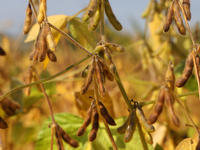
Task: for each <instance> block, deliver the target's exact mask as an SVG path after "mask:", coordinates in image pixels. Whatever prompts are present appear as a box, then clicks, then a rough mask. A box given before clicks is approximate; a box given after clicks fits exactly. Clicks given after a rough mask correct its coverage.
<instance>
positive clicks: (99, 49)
mask: <svg viewBox="0 0 200 150" xmlns="http://www.w3.org/2000/svg"><path fill="white" fill-rule="evenodd" d="M94 51H95V52H96V51H97V53H98V55H99V56H101V55H100V54H99V52H103V51H104V47H103V45H97V46H96V47H95V49H94Z"/></svg>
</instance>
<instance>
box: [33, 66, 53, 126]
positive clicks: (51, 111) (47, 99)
mask: <svg viewBox="0 0 200 150" xmlns="http://www.w3.org/2000/svg"><path fill="white" fill-rule="evenodd" d="M33 68H34V72H35V75H36V78H37V80H40V77H39V75H38V73H37V70H36V68H35V67H33ZM39 85H40V87H41V89H42V92H43V94H44V97H45V99H46V101H47V103H48V106H49V110H50V113H51V118H52V122H53V123H55V119H54V115H53V109H52V106H51V103H50V100H49V97H48V95H47V93H46V91H45V89H44V86H43V84H42V83H40V84H39Z"/></svg>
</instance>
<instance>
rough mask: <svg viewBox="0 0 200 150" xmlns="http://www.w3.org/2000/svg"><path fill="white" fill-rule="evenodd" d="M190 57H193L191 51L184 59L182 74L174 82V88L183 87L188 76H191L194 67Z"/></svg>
mask: <svg viewBox="0 0 200 150" xmlns="http://www.w3.org/2000/svg"><path fill="white" fill-rule="evenodd" d="M192 55H193V53H192V51H190V52H189V55H188V57H187V59H186V64H185V68H184V70H183V74H182V75H181V77H180V78H179V79H178V80H177V81H176V87H183V86H184V85H185V84H186V82H187V81H188V79H189V78H190V76H191V75H192V70H193V67H194V64H193V56H192Z"/></svg>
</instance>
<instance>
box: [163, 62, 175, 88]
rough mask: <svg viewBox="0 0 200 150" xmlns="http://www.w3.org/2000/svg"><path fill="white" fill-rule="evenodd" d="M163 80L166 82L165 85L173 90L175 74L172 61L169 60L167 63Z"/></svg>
mask: <svg viewBox="0 0 200 150" xmlns="http://www.w3.org/2000/svg"><path fill="white" fill-rule="evenodd" d="M165 82H166V84H167V86H168V87H169V88H170V89H171V90H172V91H174V86H175V75H174V65H173V63H172V61H170V62H169V64H168V69H167V73H166V76H165Z"/></svg>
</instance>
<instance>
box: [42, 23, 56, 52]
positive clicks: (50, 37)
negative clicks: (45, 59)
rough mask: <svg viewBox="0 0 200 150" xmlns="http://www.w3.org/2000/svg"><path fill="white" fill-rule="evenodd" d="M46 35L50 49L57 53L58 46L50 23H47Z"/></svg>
mask: <svg viewBox="0 0 200 150" xmlns="http://www.w3.org/2000/svg"><path fill="white" fill-rule="evenodd" d="M45 35H46V42H47V46H48V49H49V50H51V51H52V52H55V51H57V44H56V42H55V40H54V37H53V34H52V32H51V28H50V26H49V23H47V22H46V23H45Z"/></svg>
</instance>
